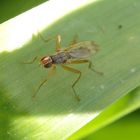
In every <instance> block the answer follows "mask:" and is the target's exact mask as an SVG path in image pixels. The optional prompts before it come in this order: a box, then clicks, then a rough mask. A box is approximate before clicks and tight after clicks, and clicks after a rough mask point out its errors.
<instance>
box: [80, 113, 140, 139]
mask: <svg viewBox="0 0 140 140" xmlns="http://www.w3.org/2000/svg"><path fill="white" fill-rule="evenodd" d="M139 115H140V110H136V111H135V112H132V113H131V114H128V115H127V116H125V117H123V118H122V119H120V120H118V121H116V122H114V123H112V124H111V125H108V126H106V127H104V128H103V129H100V130H99V131H97V132H95V133H93V134H92V135H89V136H88V137H86V138H85V139H82V140H93V139H94V140H99V139H104V140H112V138H113V139H114V140H118V139H120V140H123V139H127V140H132V139H134V140H139V130H140V123H139Z"/></svg>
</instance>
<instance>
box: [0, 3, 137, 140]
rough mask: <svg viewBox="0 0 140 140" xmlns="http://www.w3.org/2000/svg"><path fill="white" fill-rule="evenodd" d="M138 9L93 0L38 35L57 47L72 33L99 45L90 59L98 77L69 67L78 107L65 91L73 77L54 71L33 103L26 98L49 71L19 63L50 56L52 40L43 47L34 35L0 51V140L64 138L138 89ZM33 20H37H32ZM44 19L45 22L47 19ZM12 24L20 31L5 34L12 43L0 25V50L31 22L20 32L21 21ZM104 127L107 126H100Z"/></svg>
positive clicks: (65, 43)
mask: <svg viewBox="0 0 140 140" xmlns="http://www.w3.org/2000/svg"><path fill="white" fill-rule="evenodd" d="M87 3H88V2H87ZM139 7H140V2H139V1H138V0H129V1H121V0H118V1H112V0H106V1H96V2H93V3H91V4H90V5H88V6H85V7H83V8H81V9H80V10H77V11H75V12H73V13H70V14H69V15H67V16H65V17H63V18H62V19H61V20H59V21H57V22H55V23H54V24H51V26H49V27H48V28H47V29H46V30H45V31H44V32H41V34H42V36H44V37H45V38H49V37H51V36H55V35H56V34H61V36H62V47H63V48H65V47H67V46H68V45H69V42H70V41H71V40H72V38H73V36H74V35H75V34H78V36H79V39H78V41H79V42H80V41H85V40H89V41H90V40H94V41H95V42H96V43H97V44H99V46H100V51H99V53H98V54H97V55H95V56H93V57H92V58H91V60H92V61H93V64H94V66H95V69H97V70H99V71H101V72H103V73H104V75H103V76H100V75H97V74H96V73H93V72H92V71H90V70H89V69H88V66H87V65H86V64H85V65H74V66H73V67H74V68H76V69H79V70H80V71H81V72H82V77H81V79H80V81H79V82H78V84H77V85H76V87H75V90H76V92H77V94H78V95H79V96H80V98H81V101H80V102H77V101H76V100H75V98H74V96H73V91H72V88H71V85H72V83H73V82H74V81H75V79H76V78H77V75H76V74H73V73H71V72H67V71H65V70H63V69H61V68H60V67H58V68H57V72H56V73H55V74H54V76H53V77H51V78H49V79H48V82H47V83H46V85H44V86H43V87H42V88H41V89H40V91H39V93H38V94H37V96H36V98H35V99H34V100H33V98H32V95H33V93H34V92H35V91H36V89H37V87H38V86H39V84H40V82H41V81H43V80H44V79H46V78H47V74H48V71H49V70H47V69H45V68H43V67H39V66H38V62H36V63H34V64H32V65H25V64H22V63H21V62H25V61H29V60H31V59H33V58H34V57H35V56H41V57H42V56H44V55H48V54H52V53H55V48H54V46H55V42H54V41H51V42H49V43H47V44H46V43H44V42H43V41H42V40H41V39H40V38H39V37H38V36H36V37H33V39H32V41H31V42H29V43H28V44H26V45H24V46H23V47H22V48H19V49H17V50H14V51H11V52H10V50H9V52H2V53H1V54H0V65H1V68H0V74H1V75H0V96H1V97H0V99H1V100H0V108H1V110H0V120H1V122H0V124H1V125H0V126H1V127H0V130H1V131H0V132H1V133H0V138H1V139H33V140H36V139H49V140H53V139H57V140H59V139H60V140H62V139H66V138H68V137H69V136H70V135H72V134H73V133H75V132H76V131H77V130H79V129H80V128H81V127H83V126H84V125H86V124H87V123H88V122H90V121H91V120H93V119H95V117H96V116H98V115H99V114H100V113H102V112H103V111H104V110H105V109H106V108H107V107H108V106H109V105H110V104H112V103H114V102H115V101H116V100H119V99H120V98H121V97H122V96H125V95H126V94H127V93H129V92H130V91H132V90H133V89H135V88H136V87H137V86H139V84H140V61H139V60H140V47H139V44H140V40H139V36H140V29H139V24H140V15H139ZM54 9H55V7H53V8H52V13H53V12H54ZM48 10H49V9H48ZM56 13H57V12H56ZM43 14H44V15H46V14H47V13H46V12H44V13H43ZM39 18H41V16H39V17H38V20H39ZM46 18H47V19H48V20H49V17H48V16H47V17H46ZM55 21H56V20H55ZM26 22H28V21H26ZM17 24H19V25H20V26H21V27H20V28H18V29H24V30H21V31H22V32H18V33H17V34H16V35H15V34H14V33H15V31H14V30H13V31H12V32H10V33H12V35H13V39H12V40H9V39H7V38H8V36H6V35H5V32H7V30H8V29H7V28H4V25H3V24H2V25H0V26H1V31H3V32H1V34H0V38H2V40H1V41H0V46H1V48H0V49H1V50H7V48H6V46H5V45H4V43H3V40H6V39H7V40H6V43H7V44H8V45H9V46H10V45H11V44H12V45H13V42H14V41H19V42H20V40H19V36H20V35H23V36H25V35H24V32H26V31H28V30H29V29H30V28H32V26H33V25H34V24H35V23H34V22H33V23H32V22H31V23H28V24H27V25H29V28H24V26H23V25H24V24H23V25H22V24H21V22H17ZM12 28H13V26H11V29H12ZM36 30H38V29H36ZM19 31H20V30H19ZM14 37H15V38H14ZM12 45H11V46H10V47H13V46H12ZM4 48H6V49H4ZM11 50H12V49H11ZM71 66H72V65H71ZM131 111H132V110H131ZM121 114H122V113H121ZM112 118H113V116H112ZM108 123H110V122H107V123H106V125H107V124H108Z"/></svg>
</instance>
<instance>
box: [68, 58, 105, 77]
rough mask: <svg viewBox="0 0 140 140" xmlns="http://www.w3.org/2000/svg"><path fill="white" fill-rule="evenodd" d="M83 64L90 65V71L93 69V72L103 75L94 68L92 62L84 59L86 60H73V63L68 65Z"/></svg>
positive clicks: (70, 62) (69, 62)
mask: <svg viewBox="0 0 140 140" xmlns="http://www.w3.org/2000/svg"><path fill="white" fill-rule="evenodd" d="M82 63H89V65H88V68H89V69H91V70H92V71H94V72H96V73H97V74H99V75H103V73H102V72H99V71H97V70H95V69H94V68H93V64H92V62H91V61H90V60H86V59H84V60H72V61H68V62H66V64H82Z"/></svg>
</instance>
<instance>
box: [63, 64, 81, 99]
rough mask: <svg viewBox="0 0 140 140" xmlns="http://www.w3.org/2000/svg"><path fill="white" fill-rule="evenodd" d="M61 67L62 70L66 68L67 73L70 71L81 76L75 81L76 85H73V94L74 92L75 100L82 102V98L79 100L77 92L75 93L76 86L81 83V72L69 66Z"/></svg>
mask: <svg viewBox="0 0 140 140" xmlns="http://www.w3.org/2000/svg"><path fill="white" fill-rule="evenodd" d="M61 66H62V68H64V69H65V70H67V71H70V72H73V73H76V74H79V76H78V78H77V79H76V80H75V81H74V83H73V84H72V90H73V92H74V96H75V98H76V99H77V100H78V101H80V98H79V96H78V95H77V94H76V91H75V89H74V87H75V85H76V84H77V83H78V81H79V80H80V78H81V71H79V70H77V69H74V68H71V67H68V66H66V65H63V64H62V65H61Z"/></svg>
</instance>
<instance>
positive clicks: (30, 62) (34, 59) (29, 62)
mask: <svg viewBox="0 0 140 140" xmlns="http://www.w3.org/2000/svg"><path fill="white" fill-rule="evenodd" d="M37 59H38V57H37V56H35V57H34V58H33V60H31V61H28V62H22V63H23V64H33V63H34V62H35V61H36V60H37Z"/></svg>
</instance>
